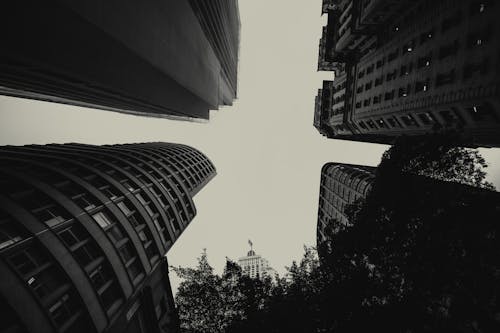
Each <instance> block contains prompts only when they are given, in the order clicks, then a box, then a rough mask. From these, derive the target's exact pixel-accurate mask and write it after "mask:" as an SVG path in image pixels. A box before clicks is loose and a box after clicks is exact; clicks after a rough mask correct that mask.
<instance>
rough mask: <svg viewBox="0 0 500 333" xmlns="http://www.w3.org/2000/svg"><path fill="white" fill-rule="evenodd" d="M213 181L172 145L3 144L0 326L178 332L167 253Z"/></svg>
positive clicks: (197, 156) (199, 159)
mask: <svg viewBox="0 0 500 333" xmlns="http://www.w3.org/2000/svg"><path fill="white" fill-rule="evenodd" d="M215 174H216V171H215V168H214V166H213V165H212V163H211V162H210V160H208V158H207V157H206V156H204V155H203V154H202V153H201V152H199V151H197V150H196V149H193V148H191V147H188V146H185V145H179V144H168V143H143V144H124V145H108V146H92V145H83V144H62V145H61V144H51V145H45V146H39V145H31V146H4V147H1V148H0V276H1V279H0V301H1V302H0V304H1V305H0V309H1V311H2V318H3V319H2V322H1V323H0V331H2V332H5V331H8V332H99V333H100V332H129V333H135V332H158V333H167V332H177V329H178V321H177V317H176V311H175V305H174V301H173V296H172V291H171V288H170V282H169V278H168V264H167V260H166V257H165V254H166V253H167V251H168V250H169V249H170V247H171V246H172V244H173V243H174V242H175V240H176V239H177V238H178V237H179V236H180V234H181V233H182V232H183V231H184V230H185V228H186V227H187V226H188V225H189V223H190V222H191V220H192V219H193V218H194V216H195V214H196V210H195V207H194V203H193V200H192V197H193V196H194V195H195V194H196V193H197V192H198V191H200V190H201V188H203V187H204V186H205V184H207V182H209V181H210V180H211V179H212V178H213V177H214V176H215ZM6 316H7V317H6Z"/></svg>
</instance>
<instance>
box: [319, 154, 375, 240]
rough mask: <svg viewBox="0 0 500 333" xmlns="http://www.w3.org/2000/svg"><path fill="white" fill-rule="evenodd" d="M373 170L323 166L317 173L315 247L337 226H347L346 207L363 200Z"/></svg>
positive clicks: (371, 181)
mask: <svg viewBox="0 0 500 333" xmlns="http://www.w3.org/2000/svg"><path fill="white" fill-rule="evenodd" d="M375 169H376V168H374V167H368V166H363V165H353V164H341V163H327V164H325V165H324V166H323V168H322V169H321V182H320V190H319V206H318V225H317V231H316V237H317V243H318V244H320V243H322V242H323V241H324V240H326V239H327V237H328V235H329V234H330V233H335V232H336V231H337V230H338V228H339V227H340V226H341V225H349V220H348V218H347V216H346V214H345V212H344V210H345V207H346V206H347V205H348V204H351V203H353V202H354V201H355V200H356V199H359V198H365V197H366V195H367V194H368V192H369V191H370V189H371V188H372V185H373V181H374V180H375Z"/></svg>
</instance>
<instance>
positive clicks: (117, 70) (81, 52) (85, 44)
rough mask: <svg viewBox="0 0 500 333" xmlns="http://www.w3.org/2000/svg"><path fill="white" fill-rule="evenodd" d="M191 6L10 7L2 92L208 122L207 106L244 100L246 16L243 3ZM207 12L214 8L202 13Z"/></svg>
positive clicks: (4, 17) (151, 1)
mask: <svg viewBox="0 0 500 333" xmlns="http://www.w3.org/2000/svg"><path fill="white" fill-rule="evenodd" d="M192 3H193V4H197V5H196V6H194V5H193V7H192V6H191V5H190V3H189V2H188V1H175V0H165V1H160V0H148V1H138V0H134V1H127V2H120V1H116V0H112V1H104V2H103V1H97V0H90V1H83V2H75V1H69V0H60V1H57V0H50V1H49V2H44V3H43V4H42V3H40V2H37V1H31V0H28V1H27V2H24V3H22V4H20V3H14V2H10V3H8V4H5V5H4V6H3V8H2V12H1V14H0V28H1V29H2V30H3V31H8V33H7V35H6V37H7V38H5V39H4V43H3V45H2V50H1V51H0V92H1V93H3V94H7V95H12V96H20V97H26V98H35V99H42V100H48V101H54V102H60V103H67V104H74V105H81V106H87V107H92V108H100V109H106V110H112V111H118V112H125V113H131V114H138V115H148V116H158V117H170V118H174V119H208V117H209V110H211V109H217V108H218V107H219V105H230V104H231V103H232V101H233V99H234V98H235V97H236V89H237V87H236V81H237V73H236V71H237V62H238V47H239V29H240V21H239V12H238V5H237V0H220V1H217V2H213V1H207V0H205V1H193V2H192ZM215 3H216V4H217V5H215ZM200 6H202V7H208V8H209V9H210V11H202V12H201V14H200V10H199V9H198V7H200ZM221 18H224V19H221ZM214 23H217V25H218V26H217V29H214V28H212V26H213V24H214ZM228 50H229V51H228Z"/></svg>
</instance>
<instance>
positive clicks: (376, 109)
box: [315, 0, 500, 147]
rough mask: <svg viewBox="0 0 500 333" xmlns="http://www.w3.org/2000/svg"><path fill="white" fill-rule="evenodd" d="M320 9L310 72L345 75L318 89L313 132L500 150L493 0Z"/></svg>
mask: <svg viewBox="0 0 500 333" xmlns="http://www.w3.org/2000/svg"><path fill="white" fill-rule="evenodd" d="M325 3H326V4H329V3H335V5H334V6H333V8H332V9H330V10H328V11H327V12H328V24H327V27H326V31H325V30H324V33H323V36H324V37H323V38H322V39H323V40H322V41H321V43H320V51H319V53H320V59H319V67H320V68H324V69H326V70H331V68H332V66H333V65H335V64H338V63H342V64H343V65H344V68H343V69H342V71H337V72H336V73H335V74H336V75H335V79H334V85H329V86H328V87H326V89H327V90H328V91H326V92H325V86H324V87H323V92H322V95H321V98H322V101H321V104H322V105H323V107H322V110H321V115H320V116H319V117H317V118H318V119H321V120H322V126H321V130H320V132H321V133H322V134H324V135H327V136H328V137H329V138H335V139H346V140H356V141H365V142H376V143H384V144H390V143H392V142H393V141H394V139H395V138H396V137H398V136H401V135H426V134H430V133H433V132H435V131H439V130H457V131H458V132H460V133H462V136H463V139H464V140H463V141H464V142H466V143H467V145H470V146H486V147H498V146H500V136H499V135H498V133H499V131H500V99H499V96H500V94H499V93H498V92H499V89H500V81H499V75H498V70H497V69H498V68H500V66H499V61H500V60H499V58H498V57H496V56H495V54H496V52H497V50H498V48H499V45H500V44H499V43H500V40H499V39H498V38H493V31H498V30H499V29H500V22H499V20H498V19H497V17H498V15H499V14H500V6H499V4H498V2H497V1H450V0H436V1H428V0H419V1H410V0H400V1H393V0H367V1H353V0H341V1H340V0H339V1H324V2H323V7H324V5H325ZM342 81H343V82H342ZM340 83H343V87H342V88H341V89H340V90H339V89H338V87H339V84H340ZM317 104H318V103H316V105H317ZM315 112H317V108H316V109H315Z"/></svg>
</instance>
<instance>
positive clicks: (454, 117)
mask: <svg viewBox="0 0 500 333" xmlns="http://www.w3.org/2000/svg"><path fill="white" fill-rule="evenodd" d="M439 115H440V116H441V118H443V120H444V122H445V123H446V125H449V126H453V125H455V124H463V123H464V120H463V118H462V117H461V116H460V115H459V114H458V112H457V111H456V110H443V111H439Z"/></svg>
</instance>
